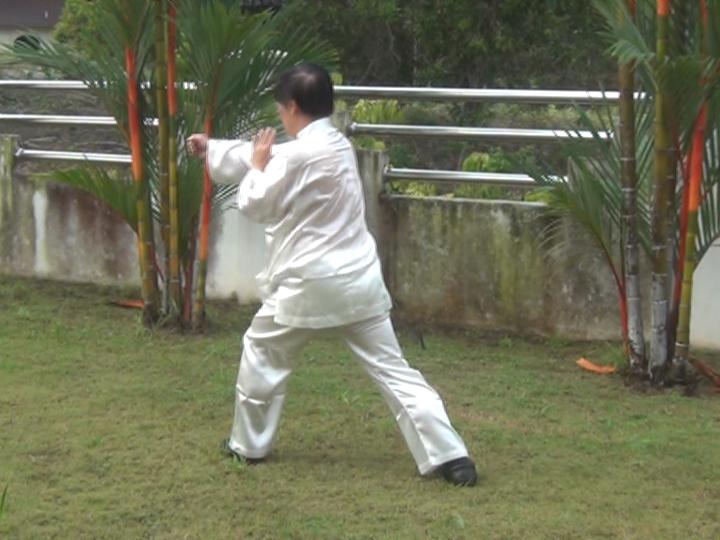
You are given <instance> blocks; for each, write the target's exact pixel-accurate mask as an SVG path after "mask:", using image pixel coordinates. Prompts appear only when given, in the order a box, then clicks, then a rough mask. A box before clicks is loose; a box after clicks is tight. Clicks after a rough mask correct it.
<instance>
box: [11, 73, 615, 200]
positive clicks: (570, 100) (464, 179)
mask: <svg viewBox="0 0 720 540" xmlns="http://www.w3.org/2000/svg"><path fill="white" fill-rule="evenodd" d="M185 87H186V88H192V87H193V84H192V83H185ZM3 89H16V90H17V89H19V90H79V91H86V90H88V86H87V85H86V84H85V83H83V82H82V81H59V80H0V90H3ZM335 94H336V96H337V97H338V98H346V99H398V100H423V101H464V102H484V103H526V104H565V105H570V104H577V105H592V104H607V103H614V102H616V101H617V100H618V97H619V93H618V92H614V91H610V92H600V91H585V90H513V89H486V88H484V89H463V88H408V87H371V86H336V87H335ZM0 122H12V123H23V124H31V125H61V126H95V127H98V126H115V125H117V122H116V121H115V119H114V118H113V117H112V116H86V115H53V114H0ZM154 123H157V121H154ZM347 134H348V135H350V136H353V135H356V136H359V135H368V136H373V137H412V138H426V137H443V138H452V139H467V140H477V141H488V140H494V141H505V142H543V141H545V142H547V141H562V140H568V139H587V140H592V139H595V135H593V134H592V133H591V132H589V131H580V130H577V131H573V130H553V129H519V128H476V127H464V126H422V125H388V124H360V123H352V124H350V125H349V126H348V128H347ZM599 137H600V138H601V139H608V138H610V137H612V134H611V133H608V132H600V133H599ZM16 158H17V159H20V160H26V159H33V160H52V161H87V162H92V163H106V164H127V163H130V162H131V159H130V155H129V154H107V153H97V152H64V151H51V150H30V149H23V148H20V149H18V151H17V154H16ZM384 180H385V181H410V180H420V181H429V182H451V183H483V184H492V185H499V186H505V187H513V188H518V187H523V188H527V187H532V186H535V185H537V184H536V183H535V180H533V179H532V178H531V177H530V176H528V175H525V174H509V173H486V172H478V173H472V172H458V171H443V170H429V169H410V168H388V169H386V170H385V172H384Z"/></svg>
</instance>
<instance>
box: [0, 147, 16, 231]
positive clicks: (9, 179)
mask: <svg viewBox="0 0 720 540" xmlns="http://www.w3.org/2000/svg"><path fill="white" fill-rule="evenodd" d="M18 141H19V137H18V136H17V135H6V134H0V228H2V229H3V230H7V227H5V225H6V223H5V220H6V219H7V217H8V216H9V215H10V213H11V212H12V207H13V169H14V168H15V153H16V152H17V148H18Z"/></svg>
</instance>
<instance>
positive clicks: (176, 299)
mask: <svg viewBox="0 0 720 540" xmlns="http://www.w3.org/2000/svg"><path fill="white" fill-rule="evenodd" d="M175 9H176V8H175V4H174V2H173V1H172V0H170V2H169V4H168V19H167V25H166V27H165V38H166V43H167V103H168V133H167V137H168V206H169V209H168V210H169V216H168V222H169V228H168V243H167V244H166V245H165V248H166V249H167V250H168V255H169V269H168V272H169V273H168V276H169V277H168V289H169V291H170V302H169V306H168V315H169V316H170V317H171V318H176V317H178V316H179V315H180V313H182V311H183V309H182V305H183V301H182V294H181V291H180V210H179V184H178V170H177V155H178V148H177V144H178V143H177V94H176V90H175V83H176V79H177V77H176V75H175V72H176V70H175V59H176V50H177V44H176V41H177V38H176V11H175Z"/></svg>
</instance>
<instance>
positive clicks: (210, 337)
mask: <svg viewBox="0 0 720 540" xmlns="http://www.w3.org/2000/svg"><path fill="white" fill-rule="evenodd" d="M122 296H123V294H122V292H121V291H118V290H114V289H105V288H98V287H91V286H77V285H67V284H59V283H53V282H43V281H30V280H25V279H20V278H10V277H6V276H5V277H3V276H0V355H1V356H0V437H1V438H0V492H2V491H3V489H4V487H5V486H8V491H7V499H6V501H5V508H4V514H3V515H2V516H0V538H13V539H14V538H28V539H36V538H62V539H65V538H73V539H82V538H88V539H97V538H133V539H135V538H159V539H179V538H193V539H195V538H197V539H216V538H217V539H225V538H242V539H249V538H253V539H255V538H270V539H275V538H278V539H285V538H287V539H291V538H292V539H305V538H307V539H316V538H320V539H323V538H328V539H340V538H357V539H360V538H378V539H380V538H392V539H402V538H408V539H416V538H438V539H440V538H443V539H445V538H467V539H476V538H483V539H486V538H502V539H511V538H518V539H526V538H533V539H542V538H553V539H554V538H568V539H575V538H641V539H649V538H652V539H655V538H668V539H674V538H708V539H715V538H720V504H719V503H718V501H720V465H719V464H720V437H719V435H720V414H718V413H719V410H720V409H719V402H718V399H717V397H716V396H713V395H711V394H710V393H708V392H704V393H701V395H700V397H695V398H686V397H682V396H681V395H680V394H679V392H677V391H667V392H662V393H660V392H645V393H638V392H636V391H633V390H630V389H628V388H626V387H625V386H624V385H623V384H622V380H621V379H620V378H619V377H617V376H612V377H601V376H596V375H591V374H587V373H584V372H581V371H580V370H578V369H577V368H576V367H575V365H574V360H575V359H576V358H577V357H578V356H579V355H580V354H584V355H587V356H589V357H590V358H592V359H595V360H600V361H607V360H608V359H612V358H614V357H616V356H617V352H616V349H615V348H614V347H613V346H612V345H608V344H593V345H587V344H585V345H583V344H573V343H568V342H563V341H559V340H551V341H547V342H528V341H523V340H519V339H515V338H508V337H505V338H502V339H497V338H493V339H490V338H486V339H480V338H477V337H472V336H463V335H460V334H458V335H454V336H448V335H442V334H430V335H426V336H425V342H426V344H427V349H426V350H423V349H421V348H420V347H419V346H418V345H417V344H416V343H415V342H414V341H413V340H411V339H410V337H409V334H408V335H407V336H405V335H401V340H402V341H403V345H404V346H405V350H406V353H407V356H408V358H409V359H410V361H411V362H412V363H413V364H414V365H415V366H417V367H419V368H420V369H421V370H422V371H423V372H424V373H425V375H426V376H427V378H428V379H429V380H430V382H431V383H432V384H434V385H435V386H436V387H437V388H438V389H439V390H440V392H441V393H442V395H443V396H444V398H445V400H446V403H447V406H448V409H449V412H450V415H451V417H452V419H453V421H454V423H455V424H456V426H457V428H458V430H459V431H460V432H461V434H462V435H463V436H464V437H465V439H466V442H467V443H468V446H469V447H470V449H471V452H472V453H473V455H474V457H475V459H476V461H477V463H478V467H479V471H480V473H481V477H482V479H481V483H480V485H479V486H478V487H477V488H475V489H462V488H453V487H452V486H449V485H447V484H445V483H444V482H442V481H441V480H439V479H437V478H435V479H424V478H421V477H419V476H418V475H417V473H416V471H415V468H414V464H413V462H412V460H411V458H410V455H409V453H408V452H407V450H406V449H405V447H404V443H403V442H402V440H401V438H400V436H399V434H398V432H397V430H396V428H395V425H394V422H393V420H392V418H391V417H390V414H389V413H388V411H387V410H386V408H385V405H384V403H383V401H382V400H381V398H380V396H379V394H378V393H377V392H376V391H375V389H374V387H373V386H372V385H371V383H370V382H369V381H368V380H367V379H366V378H365V376H364V375H363V373H362V371H361V369H360V368H359V366H357V365H356V364H355V363H354V361H353V360H352V359H351V357H350V355H349V353H348V351H346V350H345V349H344V348H343V347H342V346H341V345H340V344H339V343H335V342H331V341H318V342H317V343H314V344H313V345H311V346H310V347H308V349H307V350H306V352H305V355H304V358H303V361H302V362H301V363H300V366H299V368H298V370H297V372H296V373H295V375H294V377H293V379H292V381H291V384H290V393H289V397H288V401H287V408H286V411H285V415H284V420H283V424H282V426H281V432H280V437H279V440H278V444H277V448H276V451H275V452H274V454H273V455H272V459H271V460H270V461H269V462H268V463H266V464H262V465H257V466H246V465H243V464H240V463H238V462H236V461H233V460H230V459H227V458H223V457H221V455H220V453H219V444H220V441H221V439H222V438H223V437H225V436H226V435H227V433H228V430H229V425H230V421H231V415H232V402H233V385H234V379H235V374H236V369H237V358H238V352H239V348H240V338H241V334H242V332H243V330H244V329H245V327H246V325H247V324H248V321H249V318H250V317H251V314H252V310H251V309H249V308H242V307H238V306H236V305H234V304H233V303H223V304H214V305H213V306H211V310H210V319H211V321H212V325H211V328H210V329H209V331H208V333H207V335H205V336H186V335H177V334H172V333H169V332H166V331H154V332H153V331H148V330H145V329H143V328H142V327H141V326H140V324H139V321H138V314H137V312H133V311H126V310H122V309H119V308H117V307H113V306H111V305H109V304H108V301H109V300H111V299H115V298H119V297H122ZM709 358H710V360H711V361H713V362H714V363H715V365H717V364H718V361H717V360H718V358H717V356H715V357H712V356H710V357H709Z"/></svg>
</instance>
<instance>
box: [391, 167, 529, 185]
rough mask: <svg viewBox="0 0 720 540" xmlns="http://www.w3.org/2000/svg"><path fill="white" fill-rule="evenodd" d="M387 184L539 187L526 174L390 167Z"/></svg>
mask: <svg viewBox="0 0 720 540" xmlns="http://www.w3.org/2000/svg"><path fill="white" fill-rule="evenodd" d="M383 179H384V180H385V181H386V182H392V181H396V180H404V181H410V180H419V181H428V182H448V183H464V184H489V185H494V186H505V187H537V185H538V184H537V182H535V180H534V179H533V178H532V177H530V176H528V175H526V174H512V173H495V172H460V171H439V170H430V169H395V168H392V167H388V168H387V169H385V171H384V173H383Z"/></svg>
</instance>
